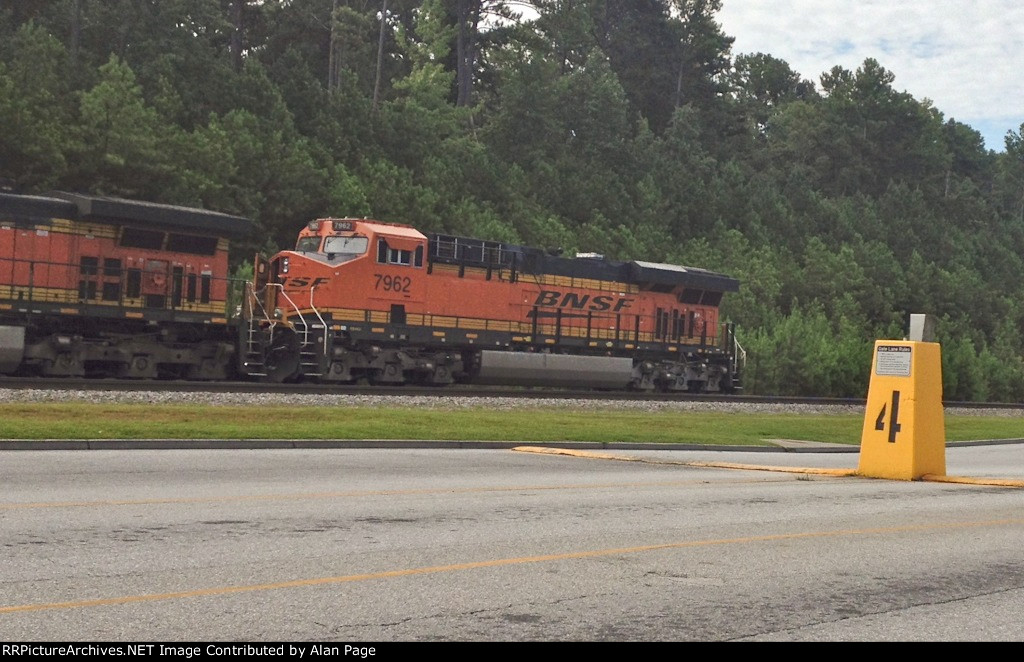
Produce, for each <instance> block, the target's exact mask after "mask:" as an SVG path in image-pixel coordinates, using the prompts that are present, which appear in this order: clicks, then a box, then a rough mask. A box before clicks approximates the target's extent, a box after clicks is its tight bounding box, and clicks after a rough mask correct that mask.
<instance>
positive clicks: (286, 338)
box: [263, 330, 299, 384]
mask: <svg viewBox="0 0 1024 662" xmlns="http://www.w3.org/2000/svg"><path fill="white" fill-rule="evenodd" d="M263 365H264V370H265V371H266V373H267V376H266V377H264V378H263V380H264V381H268V382H274V383H276V384H280V383H282V382H287V381H291V380H293V379H295V378H296V377H297V375H298V372H299V338H298V336H296V335H295V333H294V332H293V331H290V330H283V331H282V330H278V331H275V332H274V335H273V337H272V338H271V341H270V343H269V345H268V346H267V351H266V355H265V356H264V359H263Z"/></svg>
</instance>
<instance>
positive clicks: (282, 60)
mask: <svg viewBox="0 0 1024 662" xmlns="http://www.w3.org/2000/svg"><path fill="white" fill-rule="evenodd" d="M72 4H73V3H70V2H63V1H62V2H40V1H33V2H21V3H6V4H4V6H3V7H0V125H2V126H3V128H4V130H3V131H0V185H2V186H5V187H10V188H14V189H17V190H22V191H26V192H45V191H47V190H49V189H60V188H63V189H74V190H82V191H93V192H100V193H107V194H113V195H123V196H130V197H139V198H146V199H151V200H155V201H161V202H168V203H175V204H187V205H201V206H205V207H209V208H212V209H218V210H221V211H225V212H229V213H235V214H241V215H245V216H249V217H251V218H253V219H255V220H256V221H257V222H258V227H259V230H258V231H257V232H256V233H255V234H254V235H253V236H252V237H248V238H245V239H244V240H243V241H241V242H239V243H238V245H237V246H236V249H235V255H233V258H234V260H235V262H237V261H238V260H243V261H246V262H247V261H249V260H250V259H251V255H252V254H253V253H254V252H255V251H264V252H272V251H274V250H276V249H278V248H280V247H287V246H291V245H292V244H293V242H294V240H295V235H296V232H297V230H298V228H299V227H300V226H301V225H303V224H304V223H306V222H307V221H308V220H309V219H310V218H312V217H317V216H326V215H334V216H371V217H376V218H379V219H381V220H385V221H395V222H408V223H411V224H414V225H416V226H417V227H419V228H420V229H422V230H425V231H441V232H450V233H454V234H460V235H468V236H478V237H483V238H486V239H492V240H504V241H509V242H517V243H525V244H529V245H535V246H539V247H543V248H561V249H563V250H564V251H565V253H566V254H572V252H574V251H577V250H579V251H594V252H599V253H603V254H605V255H606V256H608V257H609V258H614V259H621V260H630V259H643V260H652V261H666V262H672V263H676V264H683V265H688V266H694V267H701V268H706V269H711V270H714V271H719V272H723V273H727V274H729V275H732V276H734V277H736V278H738V279H739V281H740V282H741V289H740V291H739V292H738V293H736V294H730V295H728V296H726V297H725V300H724V302H723V305H722V311H723V317H724V318H726V319H728V320H729V321H731V322H735V323H736V324H737V325H738V327H739V333H740V341H741V343H742V344H743V345H745V346H746V348H747V350H748V356H749V364H748V372H747V375H746V378H747V384H746V391H747V392H750V393H759V392H760V393H804V394H809V395H821V396H828V395H853V396H859V395H862V394H863V392H864V388H865V384H866V377H867V363H868V361H869V360H870V351H871V347H872V343H873V341H874V340H875V339H877V338H884V337H901V336H902V335H903V334H904V326H905V325H906V322H907V316H908V314H910V313H915V312H919V313H930V314H932V315H935V316H937V317H938V318H939V320H940V323H939V328H940V336H941V342H942V344H943V378H944V388H945V389H946V391H947V397H951V398H958V399H993V400H1021V399H1024V367H1022V357H1024V337H1022V332H1021V329H1024V303H1022V302H1024V138H1022V136H1024V126H1022V127H1021V128H1020V131H1010V132H1008V133H1007V135H1006V141H1005V151H1004V152H998V153H997V152H994V151H989V150H986V149H985V148H984V145H983V143H982V140H981V136H980V134H979V133H978V132H977V131H975V130H974V129H972V128H971V127H969V126H967V125H964V124H962V123H960V122H957V121H954V120H952V119H949V120H947V119H946V118H945V117H944V116H943V115H942V113H941V112H940V111H939V109H937V108H934V107H933V106H932V104H931V102H930V101H928V100H927V99H925V100H917V99H914V98H913V97H912V96H910V95H909V94H908V93H906V92H900V91H898V87H897V81H896V77H895V75H894V74H893V73H892V72H890V71H888V70H886V69H885V68H884V67H883V66H882V63H880V62H879V61H877V60H875V59H872V58H869V59H866V60H865V61H864V62H863V63H862V65H861V66H860V67H858V68H856V69H855V70H848V69H845V68H843V67H838V66H837V67H834V68H833V69H831V70H830V71H829V72H827V73H825V74H823V75H822V76H820V78H819V79H818V80H816V81H812V80H809V79H805V78H804V77H803V75H802V74H801V73H800V72H796V71H794V70H793V69H792V68H791V67H790V66H789V64H788V63H786V62H784V61H782V60H779V59H777V58H775V57H773V56H772V55H770V54H766V53H756V54H736V55H733V54H732V53H731V50H730V49H731V41H732V40H731V38H730V37H729V36H728V35H725V34H724V33H723V32H722V29H721V26H720V25H719V24H718V23H717V21H716V20H715V15H716V13H717V12H718V11H719V10H720V8H721V4H722V3H721V2H720V1H719V0H642V1H640V2H626V1H624V0H588V1H586V2H563V1H562V0H536V1H535V2H533V3H531V4H532V5H533V6H534V8H535V9H536V10H537V11H538V12H539V15H538V17H537V18H536V20H534V21H532V22H525V21H520V22H518V23H516V22H512V23H506V24H503V25H497V24H495V23H493V22H490V21H477V20H476V19H478V18H479V17H481V16H488V17H494V16H498V15H503V16H509V11H510V10H511V9H514V6H515V3H506V2H504V1H503V0H484V1H480V0H470V1H466V2H462V1H461V0H460V2H457V3H456V2H448V1H447V0H445V1H442V0H426V1H421V0H388V3H387V6H386V9H385V7H384V4H383V3H381V2H362V1H359V2H357V1H355V0H338V1H337V2H336V1H334V0H289V1H287V2H286V1H284V0H268V1H266V2H246V3H243V4H244V6H243V7H242V9H243V11H242V13H241V15H238V14H236V13H234V11H233V10H234V9H235V7H236V6H237V4H236V3H233V2H225V1H224V0H166V1H162V2H159V3H157V2H143V3H140V2H136V1H135V0H111V1H110V2H81V3H77V4H74V6H75V7H77V8H78V9H80V10H81V11H77V12H76V11H71V9H72ZM460 63H461V66H460ZM803 73H808V72H803Z"/></svg>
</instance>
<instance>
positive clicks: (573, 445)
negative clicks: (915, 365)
mask: <svg viewBox="0 0 1024 662" xmlns="http://www.w3.org/2000/svg"><path fill="white" fill-rule="evenodd" d="M766 442H768V443H771V444H772V445H770V446H729V445H712V444H645V443H634V442H586V441H563V442H528V441H526V442H524V441H453V440H436V441H423V440H415V439H354V440H349V439H0V451H5V450H6V451H39V450H54V451H57V450H60V451H67V450H257V449H327V448H333V449H343V448H380V449H398V450H400V449H435V450H436V449H474V450H480V449H490V450H509V449H512V448H518V447H522V446H537V447H547V448H564V449H575V450H634V451H738V452H745V453H778V452H785V453H858V452H860V446H859V445H853V444H830V443H823V442H821V443H819V442H807V441H793V440H785V439H771V440H766ZM1020 443H1024V439H982V440H978V441H954V442H949V443H947V444H946V447H947V448H957V447H970V446H993V445H1002V444H1020Z"/></svg>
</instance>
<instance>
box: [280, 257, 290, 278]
mask: <svg viewBox="0 0 1024 662" xmlns="http://www.w3.org/2000/svg"><path fill="white" fill-rule="evenodd" d="M289 262H290V260H289V259H288V258H286V257H283V258H281V273H283V274H286V273H288V265H289Z"/></svg>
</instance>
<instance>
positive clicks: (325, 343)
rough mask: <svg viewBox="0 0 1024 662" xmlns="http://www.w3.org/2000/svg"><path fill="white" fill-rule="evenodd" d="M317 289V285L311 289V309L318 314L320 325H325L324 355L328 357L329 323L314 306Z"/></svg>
mask: <svg viewBox="0 0 1024 662" xmlns="http://www.w3.org/2000/svg"><path fill="white" fill-rule="evenodd" d="M315 289H316V285H313V286H312V287H310V288H309V307H310V308H312V309H313V312H314V313H316V317H317V319H319V320H320V323H321V324H323V326H324V354H325V355H326V354H327V322H326V321H325V320H324V318H323V316H322V315H321V314H320V311H319V310H317V309H316V306H314V305H313V290H315Z"/></svg>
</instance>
